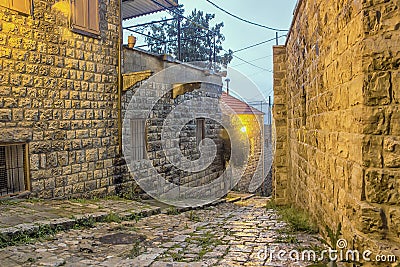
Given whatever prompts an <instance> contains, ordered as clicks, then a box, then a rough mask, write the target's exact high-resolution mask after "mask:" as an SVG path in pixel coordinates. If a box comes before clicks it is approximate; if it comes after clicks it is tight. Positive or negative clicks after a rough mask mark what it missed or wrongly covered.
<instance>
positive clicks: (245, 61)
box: [225, 50, 273, 73]
mask: <svg viewBox="0 0 400 267" xmlns="http://www.w3.org/2000/svg"><path fill="white" fill-rule="evenodd" d="M225 51H226V50H225ZM226 52H228V51H226ZM232 56H233V57H234V58H237V59H239V60H241V61H243V62H244V63H247V64H249V65H251V66H253V67H255V68H259V69H261V70H264V71H268V72H271V73H273V71H272V70H268V69H266V68H263V67H260V66H257V65H255V64H253V63H251V62H249V61H247V60H244V59H243V58H240V57H238V56H236V55H232Z"/></svg>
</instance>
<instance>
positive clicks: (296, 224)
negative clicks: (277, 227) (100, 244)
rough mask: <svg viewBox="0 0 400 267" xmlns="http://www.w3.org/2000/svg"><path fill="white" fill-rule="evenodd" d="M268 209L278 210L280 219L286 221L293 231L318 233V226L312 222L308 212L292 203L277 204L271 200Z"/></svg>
mask: <svg viewBox="0 0 400 267" xmlns="http://www.w3.org/2000/svg"><path fill="white" fill-rule="evenodd" d="M266 209H274V210H276V211H277V213H278V215H279V217H280V219H281V220H282V221H284V222H286V223H287V224H288V225H289V226H290V229H291V230H292V231H295V232H305V233H310V234H316V233H318V228H317V227H316V226H315V225H314V224H313V223H312V222H311V220H310V217H309V216H308V214H307V213H306V212H304V211H302V210H300V209H297V208H295V207H293V206H290V205H277V204H276V203H275V202H274V201H269V202H268V203H267V205H266Z"/></svg>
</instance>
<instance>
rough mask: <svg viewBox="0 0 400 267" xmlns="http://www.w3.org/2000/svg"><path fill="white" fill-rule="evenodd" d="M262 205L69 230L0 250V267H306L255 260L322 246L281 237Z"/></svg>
mask: <svg viewBox="0 0 400 267" xmlns="http://www.w3.org/2000/svg"><path fill="white" fill-rule="evenodd" d="M266 201H267V199H266V198H262V197H253V198H251V199H248V200H245V201H239V202H236V203H223V204H219V205H217V206H212V207H208V208H204V209H199V210H193V211H187V212H183V213H179V214H175V213H174V210H172V209H171V210H170V212H169V213H170V214H165V213H164V214H157V215H153V216H150V217H146V218H143V219H140V220H139V221H137V222H136V221H123V222H120V223H115V222H112V223H97V224H96V225H95V227H94V228H86V229H71V230H68V231H65V232H59V233H57V234H56V235H54V236H52V237H50V238H48V239H47V240H41V241H37V242H36V243H33V244H24V245H19V246H12V247H6V248H3V249H1V250H0V266H74V267H75V266H76V267H79V266H119V267H122V266H154V267H175V266H177V267H178V266H179V267H180V266H182V267H183V266H307V265H308V264H307V263H305V262H294V261H277V260H276V259H267V260H263V259H259V257H258V252H259V251H260V249H265V248H266V247H272V246H274V247H275V246H277V247H279V248H280V249H285V250H287V251H290V250H291V249H302V248H303V249H304V248H307V247H315V246H317V245H320V244H319V243H318V241H317V239H316V237H315V236H311V235H306V234H300V233H299V234H296V235H295V236H291V237H290V238H288V237H287V236H285V234H284V233H282V232H283V231H282V229H285V228H286V227H287V226H286V225H285V223H283V222H280V221H279V220H278V218H277V214H276V213H275V211H274V210H271V209H270V210H267V209H266V208H265V204H266ZM171 213H172V214H171ZM293 240H295V242H293ZM289 241H290V242H292V243H284V242H289Z"/></svg>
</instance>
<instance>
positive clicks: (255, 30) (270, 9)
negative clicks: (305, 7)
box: [124, 0, 297, 101]
mask: <svg viewBox="0 0 400 267" xmlns="http://www.w3.org/2000/svg"><path fill="white" fill-rule="evenodd" d="M211 1H212V2H214V3H215V4H217V5H218V6H220V7H222V8H224V9H226V10H227V11H229V12H231V13H233V14H235V15H237V16H239V17H242V18H244V19H247V20H250V21H253V22H256V23H259V24H262V25H265V26H269V27H273V28H278V29H289V27H290V24H291V21H292V17H293V10H294V7H295V5H296V2H297V1H296V0H280V1H276V0H274V1H272V0H247V1H244V0H229V1H226V0H225V1H224V0H211ZM179 3H180V4H183V5H184V7H185V12H186V15H187V14H189V13H190V12H191V11H192V10H193V9H195V8H197V9H200V10H203V11H205V12H207V13H213V14H215V15H216V18H215V19H214V22H215V23H219V22H224V25H225V26H224V27H223V28H222V33H223V34H224V35H225V38H226V40H225V42H224V43H223V47H224V49H226V50H228V49H232V50H233V51H235V50H238V49H241V48H244V47H247V46H249V45H253V44H256V43H259V42H262V41H265V40H268V39H271V38H274V37H275V34H276V33H275V32H274V31H271V30H268V29H264V28H261V27H257V26H253V25H250V24H247V23H245V22H242V21H239V20H237V19H236V18H233V17H231V16H229V15H227V14H225V13H223V12H222V11H220V10H218V9H217V8H215V7H214V6H212V5H211V4H210V3H208V2H207V1H206V0H180V1H179ZM162 17H169V15H168V13H167V12H159V13H156V14H152V15H149V16H144V17H140V18H138V19H133V20H130V21H129V22H125V23H124V26H125V25H133V24H137V23H143V22H149V21H153V20H159V19H160V18H162ZM127 23H129V24H127ZM284 34H286V32H280V33H279V35H284ZM124 35H125V38H127V37H126V36H127V34H126V33H125V34H124ZM143 39H144V38H143V37H142V36H138V45H140V44H143ZM125 42H126V41H125ZM279 42H280V44H284V42H285V38H281V39H280V40H279ZM274 44H275V41H273V42H269V43H267V44H263V45H260V46H257V47H254V48H251V49H248V50H245V51H241V52H237V53H236V54H235V55H237V56H238V57H240V58H242V59H244V60H246V61H250V62H251V63H252V64H254V65H257V66H259V67H261V68H264V69H267V70H272V46H273V45H274ZM230 67H232V68H234V69H236V70H237V71H238V72H240V73H242V74H244V76H245V77H247V78H248V79H249V80H251V81H252V82H253V83H254V84H255V85H256V86H251V85H249V81H243V77H244V76H241V75H238V73H235V72H231V73H229V76H232V77H230V78H231V80H232V82H231V86H230V87H231V90H233V91H235V92H237V93H238V94H239V95H240V96H241V97H242V98H243V99H245V100H247V101H255V100H257V101H258V100H262V99H263V96H261V95H260V93H259V92H258V90H260V91H261V92H262V94H263V95H264V97H265V98H268V95H272V73H270V72H268V71H265V70H262V69H260V68H257V67H255V66H251V65H250V64H246V63H244V62H243V61H240V60H239V59H237V58H234V59H233V60H232V62H231V64H230ZM236 77H238V78H236ZM239 77H240V79H242V81H239ZM246 83H247V85H246ZM256 87H257V88H256ZM257 89H258V90H257Z"/></svg>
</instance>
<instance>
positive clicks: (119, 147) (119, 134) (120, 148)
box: [117, 0, 123, 156]
mask: <svg viewBox="0 0 400 267" xmlns="http://www.w3.org/2000/svg"><path fill="white" fill-rule="evenodd" d="M122 31H123V30H122V0H121V1H119V34H118V35H119V36H118V69H117V73H118V74H117V75H118V103H117V109H118V150H119V151H118V154H119V155H121V156H122V110H121V109H122V104H121V101H122V83H123V81H122Z"/></svg>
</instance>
